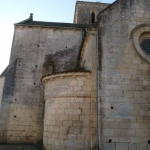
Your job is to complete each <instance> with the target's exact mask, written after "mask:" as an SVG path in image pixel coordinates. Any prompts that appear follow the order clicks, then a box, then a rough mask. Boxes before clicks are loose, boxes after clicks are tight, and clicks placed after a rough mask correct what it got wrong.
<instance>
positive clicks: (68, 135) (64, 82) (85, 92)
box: [42, 72, 93, 150]
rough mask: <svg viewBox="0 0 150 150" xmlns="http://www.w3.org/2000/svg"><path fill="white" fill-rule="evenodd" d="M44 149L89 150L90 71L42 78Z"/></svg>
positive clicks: (90, 116)
mask: <svg viewBox="0 0 150 150" xmlns="http://www.w3.org/2000/svg"><path fill="white" fill-rule="evenodd" d="M42 82H43V84H44V86H45V98H44V99H45V116H44V147H45V149H46V150H49V149H51V150H54V149H55V150H56V149H58V150H60V149H63V150H73V149H75V150H81V149H85V150H90V149H91V134H92V128H91V125H92V124H91V120H92V119H93V118H92V115H91V104H92V102H91V74H90V73H88V72H87V73H75V72H72V73H64V74H56V75H51V76H47V77H44V78H43V79H42Z"/></svg>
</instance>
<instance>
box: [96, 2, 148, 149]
mask: <svg viewBox="0 0 150 150" xmlns="http://www.w3.org/2000/svg"><path fill="white" fill-rule="evenodd" d="M149 8H150V2H149V1H140V0H118V1H116V2H115V3H114V4H113V5H112V6H111V7H109V8H108V9H107V10H106V11H104V12H103V13H101V14H100V15H99V20H101V21H100V22H99V40H98V42H99V54H100V55H99V56H100V58H99V61H100V91H99V93H100V94H99V95H100V97H99V98H100V107H99V111H100V115H101V116H100V130H101V134H100V145H101V147H102V149H103V150H108V149H111V150H142V149H143V150H147V149H149V145H148V144H149V143H150V132H149V129H150V128H149V123H150V121H149V118H150V115H149V114H150V110H149V108H150V103H149V101H150V74H149V72H150V65H149V63H147V62H146V61H144V60H143V59H142V58H141V57H140V56H139V54H138V53H137V51H136V49H135V47H134V46H133V44H132V38H130V36H131V31H132V30H133V29H134V28H135V27H137V26H138V25H141V24H147V23H148V22H149V19H150V9H149ZM147 32H150V30H149V31H147ZM137 44H140V43H137Z"/></svg>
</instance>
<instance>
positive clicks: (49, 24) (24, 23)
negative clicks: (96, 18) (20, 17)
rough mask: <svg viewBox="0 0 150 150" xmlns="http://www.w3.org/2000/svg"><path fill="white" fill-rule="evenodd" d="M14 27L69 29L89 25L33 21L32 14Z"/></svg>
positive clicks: (87, 26)
mask: <svg viewBox="0 0 150 150" xmlns="http://www.w3.org/2000/svg"><path fill="white" fill-rule="evenodd" d="M15 25H16V26H19V25H22V26H44V27H66V28H67V27H69V28H89V27H90V25H89V24H73V23H61V22H42V21H33V14H30V17H29V18H28V19H26V20H24V21H21V22H19V23H16V24H15Z"/></svg>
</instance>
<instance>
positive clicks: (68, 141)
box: [64, 140, 74, 147]
mask: <svg viewBox="0 0 150 150" xmlns="http://www.w3.org/2000/svg"><path fill="white" fill-rule="evenodd" d="M73 145H74V142H73V140H65V141H64V146H68V147H70V146H73Z"/></svg>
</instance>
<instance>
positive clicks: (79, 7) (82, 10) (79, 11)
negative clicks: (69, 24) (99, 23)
mask: <svg viewBox="0 0 150 150" xmlns="http://www.w3.org/2000/svg"><path fill="white" fill-rule="evenodd" d="M108 5H109V4H105V3H100V2H94V3H93V2H83V1H82V2H80V1H77V2H76V8H75V14H74V23H76V24H77V23H80V24H91V14H92V12H94V13H95V21H96V20H97V19H96V18H97V15H98V14H99V12H100V11H102V10H103V9H105V8H106V7H107V6H108Z"/></svg>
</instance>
